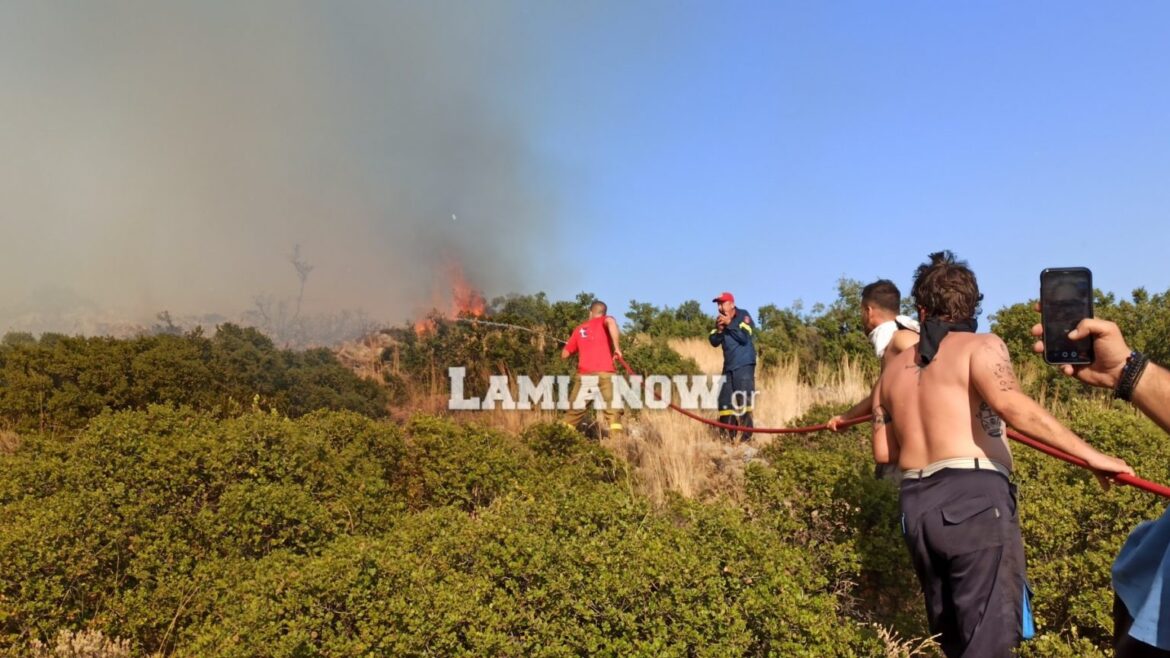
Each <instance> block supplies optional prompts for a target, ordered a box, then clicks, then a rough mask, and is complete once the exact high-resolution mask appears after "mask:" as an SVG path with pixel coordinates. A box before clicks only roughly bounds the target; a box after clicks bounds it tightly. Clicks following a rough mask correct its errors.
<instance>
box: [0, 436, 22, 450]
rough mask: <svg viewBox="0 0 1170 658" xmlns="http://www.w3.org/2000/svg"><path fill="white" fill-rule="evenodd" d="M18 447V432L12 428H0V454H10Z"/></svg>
mask: <svg viewBox="0 0 1170 658" xmlns="http://www.w3.org/2000/svg"><path fill="white" fill-rule="evenodd" d="M19 447H20V435H19V434H17V433H16V432H13V431H12V430H0V455H11V454H12V453H14V452H16V449H17V448H19Z"/></svg>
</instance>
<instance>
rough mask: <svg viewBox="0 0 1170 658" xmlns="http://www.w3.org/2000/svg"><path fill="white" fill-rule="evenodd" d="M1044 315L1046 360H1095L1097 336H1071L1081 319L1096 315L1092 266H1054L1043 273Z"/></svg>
mask: <svg viewBox="0 0 1170 658" xmlns="http://www.w3.org/2000/svg"><path fill="white" fill-rule="evenodd" d="M1040 317H1041V320H1040V321H1041V324H1042V325H1043V327H1044V360H1045V361H1047V362H1048V363H1092V362H1093V339H1092V338H1082V339H1080V340H1075V341H1074V340H1070V339H1069V337H1068V332H1070V331H1072V330H1073V329H1075V328H1076V326H1077V323H1079V322H1080V321H1081V320H1083V319H1084V318H1091V317H1093V273H1092V272H1090V271H1089V270H1088V268H1084V267H1054V268H1049V269H1046V270H1044V271H1043V272H1041V273H1040Z"/></svg>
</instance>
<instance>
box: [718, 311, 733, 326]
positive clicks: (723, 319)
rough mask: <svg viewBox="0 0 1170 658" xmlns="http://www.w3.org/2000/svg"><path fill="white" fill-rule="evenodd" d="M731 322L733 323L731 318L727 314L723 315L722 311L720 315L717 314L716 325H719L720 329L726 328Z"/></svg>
mask: <svg viewBox="0 0 1170 658" xmlns="http://www.w3.org/2000/svg"><path fill="white" fill-rule="evenodd" d="M729 324H731V318H729V317H727V316H726V315H723V314H722V313H720V314H719V315H717V316H715V326H716V327H718V328H720V329H724V328H726V327H727V325H729Z"/></svg>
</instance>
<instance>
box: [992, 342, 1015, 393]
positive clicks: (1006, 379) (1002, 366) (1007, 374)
mask: <svg viewBox="0 0 1170 658" xmlns="http://www.w3.org/2000/svg"><path fill="white" fill-rule="evenodd" d="M996 352H997V354H995V355H994V356H993V357H992V361H991V373H992V375H994V376H995V383H996V386H998V387H999V390H1000V391H1003V392H1007V391H1018V390H1020V385H1019V384H1018V383H1016V374H1015V372H1013V371H1012V357H1011V355H1010V354H1008V349H1007V345H1005V344H1003V343H1000V344H999V349H998V350H996Z"/></svg>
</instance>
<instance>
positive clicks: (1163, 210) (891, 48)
mask: <svg viewBox="0 0 1170 658" xmlns="http://www.w3.org/2000/svg"><path fill="white" fill-rule="evenodd" d="M594 9H595V10H594V11H591V12H588V13H586V12H581V13H580V14H574V12H571V11H570V12H565V14H566V15H564V16H558V17H556V18H551V17H548V16H545V17H540V18H533V23H534V29H536V30H539V31H540V32H541V35H542V36H541V37H540V38H539V41H540V43H541V48H540V50H541V51H542V53H543V54H544V55H545V56H543V57H542V61H541V63H540V65H539V66H538V71H537V74H536V76H535V80H534V81H533V82H532V85H531V88H529V89H528V90H527V93H526V94H525V95H524V99H523V101H519V100H518V101H516V102H517V103H518V104H521V103H530V105H529V107H527V108H525V112H526V113H527V116H530V117H531V118H530V121H531V122H532V123H531V129H532V131H533V132H532V133H531V135H530V138H531V140H532V147H533V148H534V149H535V150H536V151H537V152H538V153H539V154H540V155H541V157H542V158H544V159H546V161H548V162H551V163H554V164H553V168H552V172H551V173H549V174H548V177H549V178H550V180H551V181H552V183H553V187H554V190H555V196H556V201H557V206H556V208H557V210H556V217H555V222H556V223H557V225H558V227H559V231H560V236H559V242H560V243H561V244H562V245H563V248H562V250H561V251H559V252H555V253H556V254H557V255H556V258H555V262H551V263H545V264H544V265H545V267H546V274H545V276H543V277H542V279H543V280H542V281H541V282H540V284H539V285H537V286H536V287H537V288H539V289H544V290H547V291H548V292H549V293H550V294H551V295H552V296H553V297H567V296H570V295H572V294H573V293H575V292H576V291H578V290H582V289H585V290H590V291H594V292H596V293H597V294H598V295H599V296H601V297H603V298H605V299H607V300H609V301H610V302H611V306H613V307H618V308H619V309H620V310H622V311H624V307H625V306H626V302H627V301H628V300H629V299H631V298H636V299H638V300H639V301H650V302H653V303H656V304H668V305H675V304H677V303H679V302H681V301H683V300H686V299H691V298H697V299H700V300H703V301H704V302H706V301H707V300H709V299H710V298H711V297H712V296H714V294H716V293H717V292H718V291H720V290H724V289H727V290H731V291H733V292H734V293H735V294H736V295H737V297H738V298H739V299H740V300H741V306H745V307H747V308H755V307H757V306H759V305H760V304H763V303H777V304H779V305H781V306H786V305H788V304H791V303H792V302H794V301H795V300H802V301H803V302H804V307H805V308H806V309H807V308H810V307H811V306H812V305H813V304H814V303H816V302H827V301H831V300H832V299H833V298H834V297H835V294H836V290H835V286H836V281H837V279H839V278H840V277H850V278H854V279H859V280H862V281H868V280H872V279H874V278H878V277H887V278H891V279H893V280H894V281H895V282H896V283H897V284H899V286H901V287H902V288H903V289H904V290H906V289H908V288H909V285H910V280H911V279H910V278H911V274H912V272H913V269H914V267H915V266H916V265H917V264H918V263H919V262H921V261H922V260H923V259H924V258H925V257H926V255H927V254H928V253H929V252H930V251H934V250H937V249H942V248H949V249H952V250H954V251H955V252H956V253H958V254H959V256H961V257H963V258H966V259H967V260H969V261H970V263H971V264H972V266H973V267H974V269H975V271H976V273H977V274H978V276H979V280H980V283H981V285H982V288H983V290H984V293H985V303H984V312H985V315H986V314H990V313H993V312H994V311H995V310H996V309H998V308H1000V307H1001V306H1003V305H1005V304H1008V303H1012V302H1015V301H1022V300H1024V299H1026V298H1029V297H1034V296H1035V295H1036V294H1037V290H1038V275H1039V272H1040V270H1041V269H1043V268H1044V267H1048V266H1063V265H1084V266H1088V267H1090V268H1091V269H1092V270H1093V271H1094V275H1095V283H1096V285H1097V286H1098V287H1100V288H1102V289H1105V290H1111V291H1114V292H1118V293H1120V294H1123V295H1125V294H1128V292H1129V291H1130V290H1131V289H1133V288H1135V287H1138V286H1145V287H1147V288H1149V289H1151V290H1153V291H1164V290H1166V289H1167V288H1170V266H1168V265H1167V262H1166V259H1165V257H1164V256H1163V254H1164V252H1165V249H1166V247H1167V245H1168V243H1170V240H1168V238H1170V221H1168V218H1170V185H1168V182H1170V39H1167V38H1166V34H1168V33H1170V4H1166V3H1153V2H1146V3H1110V4H1106V3H1068V2H1061V3H1056V2H1047V3H933V2H932V3H928V2H915V3H861V2H845V3H779V2H776V3H772V2H768V3H751V2H734V3H722V4H719V5H716V4H714V3H695V2H658V3H629V4H616V3H615V4H612V5H608V6H606V7H605V8H604V9H598V8H596V7H595V8H594Z"/></svg>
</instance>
